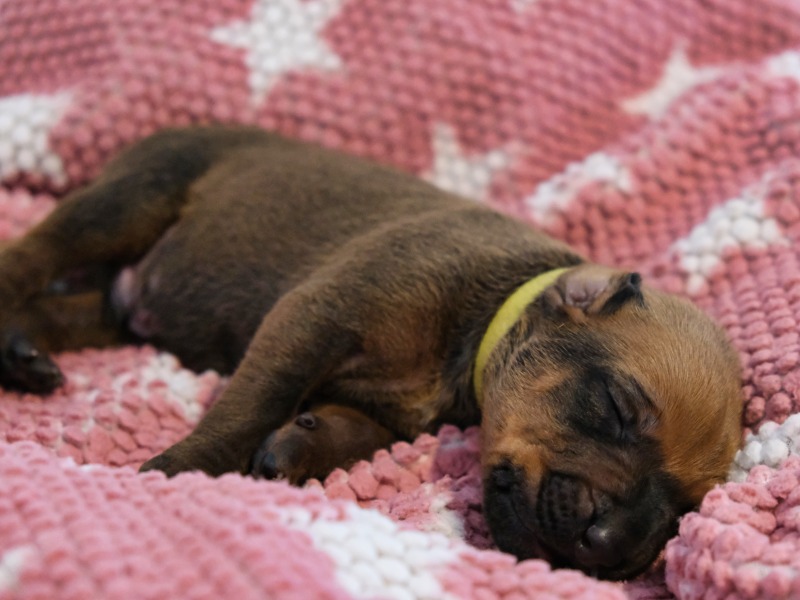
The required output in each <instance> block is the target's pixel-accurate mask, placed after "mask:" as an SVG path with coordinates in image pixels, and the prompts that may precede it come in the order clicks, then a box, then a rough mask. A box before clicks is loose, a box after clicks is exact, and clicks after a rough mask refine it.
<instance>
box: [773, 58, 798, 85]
mask: <svg viewBox="0 0 800 600" xmlns="http://www.w3.org/2000/svg"><path fill="white" fill-rule="evenodd" d="M766 73H767V75H768V76H770V77H788V78H789V79H794V80H795V81H797V82H798V83H800V52H798V51H797V50H787V51H786V52H781V53H780V54H776V55H775V56H771V57H770V58H768V59H767V61H766Z"/></svg>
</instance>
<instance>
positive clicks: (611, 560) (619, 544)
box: [575, 523, 626, 567]
mask: <svg viewBox="0 0 800 600" xmlns="http://www.w3.org/2000/svg"><path fill="white" fill-rule="evenodd" d="M614 529H615V528H614V526H613V525H612V524H609V523H605V524H601V523H595V524H594V525H592V526H591V527H589V529H587V530H586V533H584V534H583V537H582V538H581V539H580V540H579V541H578V542H577V543H576V544H575V558H576V559H577V560H578V562H579V563H580V564H582V565H584V566H586V567H613V566H616V565H618V564H619V563H621V562H622V559H623V558H624V556H625V555H624V550H625V548H624V546H625V545H626V540H625V538H624V536H620V535H619V534H618V533H615V531H614Z"/></svg>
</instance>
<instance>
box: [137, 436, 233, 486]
mask: <svg viewBox="0 0 800 600" xmlns="http://www.w3.org/2000/svg"><path fill="white" fill-rule="evenodd" d="M241 470H242V468H241V466H240V465H239V464H238V463H237V462H236V460H235V458H234V456H233V455H232V453H231V452H229V451H228V450H227V449H226V448H224V447H222V446H221V445H220V444H216V445H215V444H210V443H207V442H205V441H203V440H198V439H196V438H195V437H194V436H189V437H187V438H186V439H184V440H183V441H181V442H178V443H177V444H175V445H174V446H172V447H171V448H167V449H166V450H165V451H164V452H162V453H161V454H159V455H157V456H154V457H153V458H151V459H150V460H148V461H147V462H145V463H144V464H143V465H142V466H141V467H139V472H140V473H142V472H145V471H161V472H162V473H165V474H166V475H167V477H173V476H175V475H178V474H179V473H186V472H189V471H202V472H203V473H206V474H207V475H211V476H213V477H217V476H219V475H222V474H224V473H229V472H231V471H241Z"/></svg>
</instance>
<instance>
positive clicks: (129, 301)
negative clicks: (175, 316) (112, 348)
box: [111, 266, 159, 340]
mask: <svg viewBox="0 0 800 600" xmlns="http://www.w3.org/2000/svg"><path fill="white" fill-rule="evenodd" d="M111 302H112V305H113V307H114V311H115V312H116V313H117V315H119V316H122V317H126V318H127V319H126V320H127V327H128V328H129V329H130V330H131V331H132V332H133V333H135V334H136V335H137V336H139V337H140V338H142V339H144V340H146V339H148V338H151V337H153V336H154V335H155V334H156V333H158V330H159V324H158V318H157V317H156V316H155V315H154V314H153V313H152V312H151V311H149V310H147V309H146V308H144V307H143V306H141V304H140V302H141V282H140V280H139V275H138V273H137V268H136V267H135V266H134V267H125V268H124V269H122V270H121V271H120V272H119V274H118V275H117V278H116V279H115V280H114V283H113V284H112V287H111Z"/></svg>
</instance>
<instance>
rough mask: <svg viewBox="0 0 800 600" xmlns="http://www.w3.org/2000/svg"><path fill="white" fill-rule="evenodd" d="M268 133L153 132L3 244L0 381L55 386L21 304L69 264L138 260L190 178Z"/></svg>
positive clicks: (184, 196)
mask: <svg viewBox="0 0 800 600" xmlns="http://www.w3.org/2000/svg"><path fill="white" fill-rule="evenodd" d="M265 139H266V138H265V134H264V133H263V132H261V131H259V130H255V129H244V128H242V129H221V128H195V129H184V130H169V131H164V132H162V133H159V134H156V135H154V136H151V137H149V138H147V139H145V140H143V141H141V142H139V143H138V144H136V145H134V146H133V147H131V148H130V149H129V150H127V151H125V152H123V153H122V154H121V155H120V156H119V157H118V158H116V159H115V160H114V161H112V162H111V163H110V164H109V165H108V166H107V167H106V169H105V170H104V171H103V173H102V174H101V175H100V177H98V179H97V180H96V181H94V182H93V183H92V184H90V185H89V186H87V187H86V188H84V189H82V190H79V191H77V192H75V193H73V194H70V195H69V196H68V197H66V198H65V199H64V200H62V201H61V202H60V203H59V204H58V206H57V207H56V208H55V210H53V212H52V213H50V215H48V217H47V218H45V219H44V220H43V221H42V222H41V223H39V224H38V225H37V226H35V227H33V228H32V229H31V230H30V231H29V232H28V233H27V234H26V235H24V236H23V237H21V238H19V239H17V240H14V241H12V242H10V243H8V244H7V245H4V246H3V248H2V249H0V326H2V325H6V326H7V329H6V330H3V329H2V328H0V334H3V335H5V337H4V338H3V346H2V347H0V351H2V352H7V357H6V360H5V364H4V365H3V366H2V368H3V370H4V374H0V383H1V384H4V385H14V386H17V387H22V388H25V389H28V390H30V391H42V390H45V391H46V390H47V389H48V388H52V387H53V386H54V385H55V384H56V380H57V377H56V376H55V375H53V374H52V372H53V368H54V365H52V361H50V363H48V361H47V360H45V358H43V356H44V355H46V353H47V352H48V351H51V350H53V348H52V343H55V340H54V339H50V340H48V341H47V342H46V343H45V342H44V341H42V340H34V339H30V337H29V336H30V335H31V334H29V333H28V332H27V331H26V330H25V328H24V327H21V326H20V327H13V325H14V323H15V321H16V322H21V321H24V320H25V319H28V318H31V315H30V314H29V313H31V312H32V313H35V312H36V310H35V307H34V308H32V309H31V310H27V307H26V304H28V303H29V302H30V301H32V299H33V298H36V297H37V296H39V295H40V294H42V293H43V292H44V291H45V290H46V289H47V287H48V285H49V284H50V283H51V282H52V281H53V280H55V279H57V278H60V277H62V276H65V275H68V274H69V273H70V272H71V271H72V270H74V269H80V268H84V267H93V266H107V267H110V268H111V269H112V270H113V269H115V268H117V269H118V268H119V267H120V266H122V265H124V264H129V263H133V262H135V261H137V260H138V259H139V258H140V257H142V256H143V255H144V254H145V253H146V252H147V251H148V250H149V249H150V248H151V247H152V246H153V245H154V244H155V243H156V242H157V241H158V240H159V239H160V238H161V237H162V236H163V234H164V232H165V231H166V230H167V229H168V228H169V227H170V226H171V225H172V224H173V223H175V222H176V221H177V220H178V219H179V217H180V214H181V210H182V209H183V207H184V206H185V204H186V202H187V201H188V199H189V196H190V194H189V187H190V186H191V184H192V183H193V182H194V181H195V180H197V179H198V178H200V177H202V175H203V174H204V173H205V172H206V171H207V170H208V169H209V168H210V167H211V166H212V164H214V162H215V161H217V160H219V159H220V158H221V157H224V156H225V155H226V154H227V152H228V151H229V150H230V149H231V148H234V147H236V146H241V145H251V144H254V143H263V142H264V141H265ZM53 302H70V301H67V300H63V299H62V300H53ZM56 329H58V328H56ZM4 331H5V332H6V333H5V334H4V333H3V332H4ZM40 331H41V330H40ZM62 333H63V334H64V335H67V337H68V338H69V339H71V340H72V341H71V342H70V343H69V344H67V345H68V346H70V347H80V345H87V344H86V342H88V340H85V339H73V338H70V337H69V335H70V334H67V333H64V332H62ZM26 336H28V337H27V338H26ZM50 337H51V338H52V337H53V336H50ZM73 342H74V343H73ZM78 342H80V344H77V343H78ZM65 343H66V342H65ZM40 344H41V345H40ZM76 344H77V345H76ZM62 345H63V344H62ZM62 349H65V348H62ZM26 365H27V366H26ZM34 367H41V369H40V370H37V369H35V368H34ZM46 373H50V375H46ZM31 375H34V376H33V377H31Z"/></svg>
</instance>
